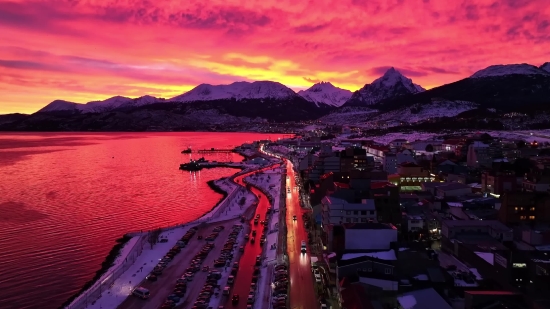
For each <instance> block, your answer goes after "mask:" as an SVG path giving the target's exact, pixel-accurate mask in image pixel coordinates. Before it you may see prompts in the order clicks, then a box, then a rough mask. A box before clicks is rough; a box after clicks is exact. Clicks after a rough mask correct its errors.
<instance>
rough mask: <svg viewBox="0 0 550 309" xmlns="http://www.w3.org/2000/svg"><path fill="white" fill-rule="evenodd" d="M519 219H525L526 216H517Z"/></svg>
mask: <svg viewBox="0 0 550 309" xmlns="http://www.w3.org/2000/svg"><path fill="white" fill-rule="evenodd" d="M519 219H520V220H525V219H527V217H525V216H519Z"/></svg>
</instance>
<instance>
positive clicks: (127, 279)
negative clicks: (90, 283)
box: [68, 178, 257, 308]
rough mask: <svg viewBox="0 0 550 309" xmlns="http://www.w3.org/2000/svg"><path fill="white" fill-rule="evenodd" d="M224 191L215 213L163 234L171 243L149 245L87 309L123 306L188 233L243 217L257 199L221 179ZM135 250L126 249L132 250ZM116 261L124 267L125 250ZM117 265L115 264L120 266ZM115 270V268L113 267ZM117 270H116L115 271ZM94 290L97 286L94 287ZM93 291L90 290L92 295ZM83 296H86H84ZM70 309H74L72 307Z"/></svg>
mask: <svg viewBox="0 0 550 309" xmlns="http://www.w3.org/2000/svg"><path fill="white" fill-rule="evenodd" d="M215 183H216V185H218V186H219V187H220V188H221V189H222V190H224V191H226V192H228V196H227V198H226V199H224V201H222V202H221V203H220V204H218V206H217V207H216V208H215V209H213V210H212V211H210V212H208V213H207V214H205V215H204V216H202V217H201V218H199V219H198V220H195V221H193V222H189V223H186V224H182V225H177V226H173V227H170V228H166V229H165V231H164V232H163V233H162V234H161V236H160V237H161V238H167V239H168V242H166V243H158V244H156V245H155V246H154V248H153V249H151V248H150V246H147V244H146V245H145V246H144V248H143V252H142V254H141V255H140V256H138V257H137V259H136V261H135V262H134V264H133V265H131V266H129V268H128V269H127V270H126V271H125V272H124V273H123V274H122V275H120V276H119V277H118V278H117V279H116V280H115V281H114V283H113V285H112V286H111V287H110V288H109V289H108V290H106V291H104V292H103V293H102V294H101V297H100V298H99V299H98V300H97V301H96V303H95V304H94V305H90V306H88V307H87V308H116V307H117V306H118V305H120V304H121V303H122V302H123V301H124V299H126V297H127V296H128V295H129V294H130V292H131V290H132V289H134V288H135V287H136V286H137V285H138V284H139V283H140V282H142V281H143V280H145V277H146V276H147V274H149V273H150V272H151V271H152V270H153V268H154V267H155V265H156V264H157V263H158V261H159V260H160V259H162V257H164V255H166V252H168V251H169V250H170V248H172V247H173V246H175V245H176V242H177V241H178V240H179V239H180V238H181V237H182V236H183V235H185V233H186V232H187V231H188V230H189V228H191V227H193V226H196V225H198V224H199V223H202V222H211V223H213V222H217V221H224V220H227V219H230V218H237V217H240V216H242V214H243V213H244V211H245V210H246V209H247V208H248V207H249V206H250V205H252V204H253V203H254V202H255V201H256V199H257V198H256V196H255V195H254V194H252V193H250V192H249V191H248V190H246V189H245V188H243V187H241V186H239V185H237V184H235V183H233V182H232V181H230V180H229V179H227V178H226V179H219V180H216V181H215ZM243 197H244V199H245V200H244V201H245V203H244V204H242V205H241V200H242V198H243ZM140 239H141V236H140V235H138V236H135V237H133V238H132V239H131V240H130V242H133V243H134V244H135V243H137V241H139V240H140ZM132 247H133V246H124V248H128V249H127V250H130V249H131V248H132ZM121 253H122V254H121V255H120V256H119V257H118V258H117V260H116V261H119V262H118V263H121V262H122V260H123V259H125V258H126V256H127V255H128V253H127V252H125V251H124V250H123V251H122V252H121ZM116 261H115V263H117V262H116ZM113 267H114V266H113ZM113 269H114V268H113ZM110 275H111V271H109V272H107V273H106V275H104V276H110ZM108 279H110V278H109V277H107V278H103V277H102V279H101V280H100V281H98V283H97V284H96V285H99V284H100V283H103V282H105V281H107V280H108ZM94 286H95V285H94ZM90 290H92V289H89V291H90ZM82 296H85V294H84V293H83V294H82ZM78 299H79V298H77V299H75V301H73V303H72V304H74V303H76V301H77V300H78ZM68 308H71V306H69V307H68Z"/></svg>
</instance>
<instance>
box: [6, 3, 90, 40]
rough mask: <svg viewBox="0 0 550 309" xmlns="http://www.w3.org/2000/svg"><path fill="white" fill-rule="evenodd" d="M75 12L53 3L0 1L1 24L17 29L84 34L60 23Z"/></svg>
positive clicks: (73, 16) (71, 16)
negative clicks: (65, 11)
mask: <svg viewBox="0 0 550 309" xmlns="http://www.w3.org/2000/svg"><path fill="white" fill-rule="evenodd" d="M76 16H77V14H69V13H63V12H62V11H60V10H58V9H57V6H55V5H45V4H43V3H32V4H21V3H15V2H4V1H0V21H2V25H3V26H8V27H13V28H17V29H29V30H33V31H38V32H47V33H55V34H56V35H72V36H84V35H85V33H83V32H82V31H78V30H75V29H71V28H70V27H67V26H66V25H62V24H61V23H60V22H62V21H70V20H74V19H75V18H76Z"/></svg>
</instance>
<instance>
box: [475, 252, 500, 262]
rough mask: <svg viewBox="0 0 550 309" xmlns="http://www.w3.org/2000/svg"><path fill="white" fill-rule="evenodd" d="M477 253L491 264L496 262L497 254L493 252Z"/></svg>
mask: <svg viewBox="0 0 550 309" xmlns="http://www.w3.org/2000/svg"><path fill="white" fill-rule="evenodd" d="M475 254H477V256H479V257H480V258H482V259H484V260H485V261H487V263H489V264H491V265H494V264H495V255H494V254H493V253H490V252H478V251H476V252H475Z"/></svg>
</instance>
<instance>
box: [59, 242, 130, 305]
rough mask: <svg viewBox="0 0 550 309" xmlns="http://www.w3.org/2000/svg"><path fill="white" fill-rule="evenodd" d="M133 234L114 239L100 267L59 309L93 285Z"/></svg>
mask: <svg viewBox="0 0 550 309" xmlns="http://www.w3.org/2000/svg"><path fill="white" fill-rule="evenodd" d="M134 237H135V236H129V235H128V234H124V235H123V236H122V237H120V238H117V239H116V240H115V242H116V244H115V245H114V246H113V247H112V248H111V251H109V253H108V254H107V256H106V257H105V259H104V260H103V262H101V267H100V269H99V270H97V271H96V273H95V275H94V277H93V278H92V279H90V280H89V281H87V282H86V283H84V285H83V286H82V287H81V288H80V290H79V291H78V292H76V293H75V294H74V295H72V296H71V297H69V298H68V299H67V300H66V301H65V302H63V304H61V306H60V307H58V308H59V309H63V308H65V307H67V306H69V305H70V304H71V303H72V302H73V301H74V300H75V299H77V298H78V297H79V296H80V295H82V294H83V293H84V292H86V291H87V290H88V289H89V288H91V287H92V286H94V284H96V283H97V281H99V279H101V277H102V276H103V275H104V274H106V273H107V272H108V271H109V270H110V269H111V267H113V265H114V264H115V261H116V259H117V258H118V257H119V256H120V254H121V253H122V249H124V246H126V245H127V244H128V242H129V241H130V240H131V239H132V238H134Z"/></svg>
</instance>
